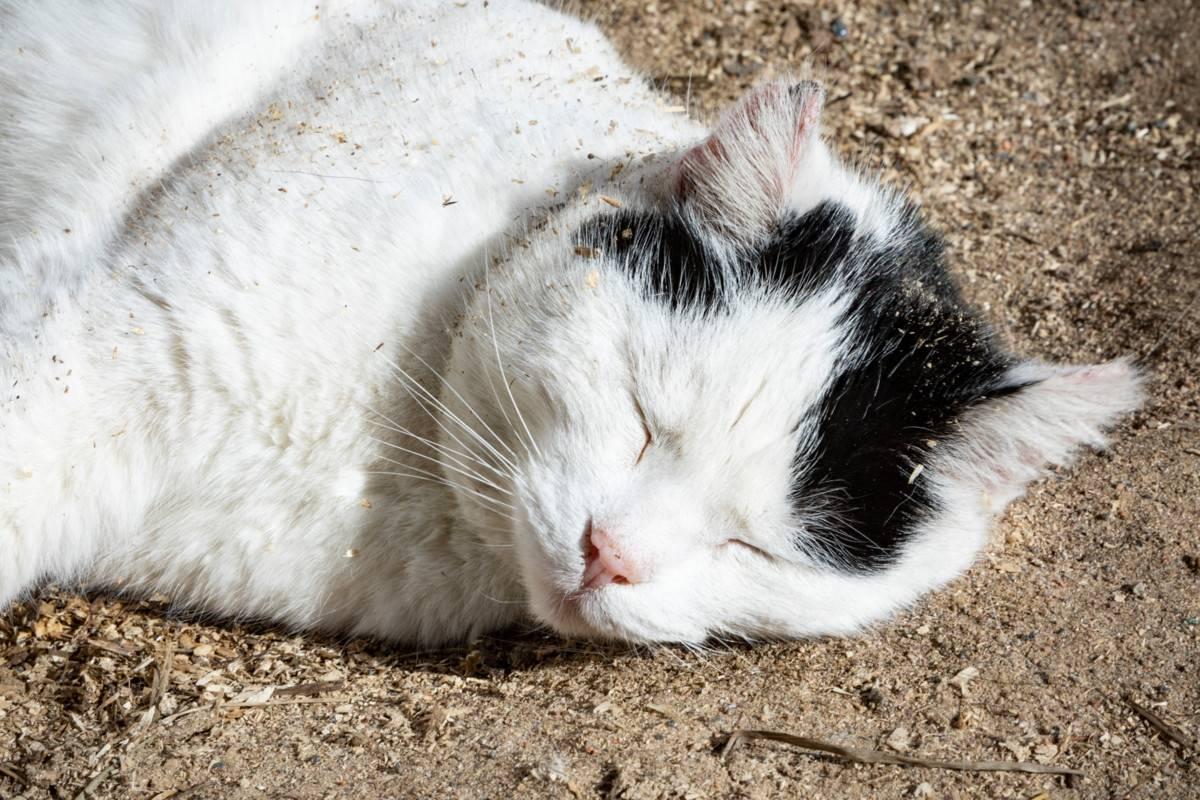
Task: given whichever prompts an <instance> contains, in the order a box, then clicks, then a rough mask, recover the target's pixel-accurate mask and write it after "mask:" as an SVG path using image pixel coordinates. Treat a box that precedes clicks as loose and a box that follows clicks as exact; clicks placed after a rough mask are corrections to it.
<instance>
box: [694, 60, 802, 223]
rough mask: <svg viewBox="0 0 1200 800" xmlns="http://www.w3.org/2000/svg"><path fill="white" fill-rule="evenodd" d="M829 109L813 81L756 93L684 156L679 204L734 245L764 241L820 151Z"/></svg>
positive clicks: (767, 87) (765, 88) (768, 86)
mask: <svg viewBox="0 0 1200 800" xmlns="http://www.w3.org/2000/svg"><path fill="white" fill-rule="evenodd" d="M824 105H825V89H824V88H823V87H822V86H821V85H820V84H819V83H816V82H813V81H804V82H801V83H796V84H787V83H783V82H773V83H766V84H763V85H761V86H759V87H757V88H756V89H753V90H752V91H750V92H749V93H748V94H746V95H745V96H744V97H742V99H741V100H740V101H738V103H737V104H735V105H734V106H733V107H732V108H730V109H729V110H728V111H726V112H725V114H724V116H722V117H721V120H720V122H719V123H718V124H717V126H716V128H715V129H714V130H713V132H712V134H711V135H709V137H708V138H707V139H705V140H704V141H703V142H701V143H700V144H698V145H696V146H695V147H693V148H691V149H690V150H688V151H687V152H685V153H684V154H683V156H682V157H681V158H680V160H679V162H678V164H677V169H676V184H675V190H676V195H677V200H678V201H679V202H680V203H681V205H682V206H683V208H685V209H686V210H687V212H688V213H689V214H690V215H691V216H692V217H693V218H694V219H696V220H697V221H698V222H700V223H701V224H703V225H706V226H708V227H710V228H712V229H714V230H716V231H717V232H719V233H721V234H723V235H725V236H727V237H730V238H731V239H733V240H734V241H736V242H741V243H746V244H753V243H756V242H758V241H760V240H761V239H762V238H764V237H766V236H767V235H769V234H770V232H771V230H772V229H773V227H774V225H775V223H776V222H777V221H778V219H779V217H780V215H781V214H782V212H783V209H784V206H785V204H786V202H787V195H788V192H789V190H790V188H791V187H792V185H793V183H794V182H795V179H796V175H797V172H798V170H799V169H800V167H801V164H802V162H803V161H804V159H805V158H806V157H808V155H809V152H810V150H811V148H812V147H819V146H820V145H819V141H818V128H819V127H820V121H821V110H822V108H823V107H824Z"/></svg>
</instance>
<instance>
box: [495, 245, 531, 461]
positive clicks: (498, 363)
mask: <svg viewBox="0 0 1200 800" xmlns="http://www.w3.org/2000/svg"><path fill="white" fill-rule="evenodd" d="M483 265H484V266H483V279H484V291H485V292H486V293H487V307H488V325H489V326H490V327H491V333H492V349H493V350H494V351H495V353H496V366H498V367H499V368H500V380H501V381H502V382H503V383H504V391H506V392H508V399H509V402H511V403H512V407H513V411H516V412H517V419H519V420H520V421H521V427H522V428H524V429H525V436H526V438H527V439H528V440H529V444H530V445H533V449H534V450H535V451H537V454H538V455H539V456H541V455H542V451H541V448H539V447H538V444H537V442H536V441H535V440H534V438H533V433H531V432H530V430H529V425H527V424H526V423H525V415H524V414H522V413H521V407H520V406H518V405H517V399H516V398H515V397H513V393H512V387H511V386H510V385H509V383H508V376H507V375H505V374H504V362H503V361H502V360H501V358H500V344H499V343H498V342H497V341H496V320H495V318H494V317H493V316H492V277H491V276H492V272H491V268H490V267H489V266H488V263H487V260H486V259H484V262H483ZM489 380H490V378H489ZM526 449H528V445H527V446H526Z"/></svg>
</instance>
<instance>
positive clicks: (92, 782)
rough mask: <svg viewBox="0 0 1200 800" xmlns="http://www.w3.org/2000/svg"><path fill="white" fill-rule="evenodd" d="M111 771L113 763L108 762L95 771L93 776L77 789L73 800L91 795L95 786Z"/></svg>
mask: <svg viewBox="0 0 1200 800" xmlns="http://www.w3.org/2000/svg"><path fill="white" fill-rule="evenodd" d="M112 771H113V765H111V764H110V765H108V766H107V767H105V768H104V769H102V770H100V771H99V772H97V773H96V774H95V775H94V776H92V779H91V780H90V781H88V783H87V786H84V787H83V788H82V789H80V790H79V794H77V795H75V800H85V798H88V797H91V796H92V793H93V792H95V791H96V788H97V787H98V786H99V785H100V784H101V783H103V782H104V779H105V778H107V777H108V776H109V773H111V772H112Z"/></svg>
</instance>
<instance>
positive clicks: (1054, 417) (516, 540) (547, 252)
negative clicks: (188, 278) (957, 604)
mask: <svg viewBox="0 0 1200 800" xmlns="http://www.w3.org/2000/svg"><path fill="white" fill-rule="evenodd" d="M822 102H823V92H822V90H821V89H820V87H818V86H816V85H815V84H811V83H804V84H800V85H797V86H786V85H783V84H778V83H776V84H769V85H767V86H764V87H761V88H759V89H758V90H756V91H755V92H753V93H752V94H751V95H749V96H748V97H747V98H745V99H744V100H743V101H742V102H741V103H740V104H739V105H738V106H736V107H735V108H734V109H733V110H731V111H730V112H729V113H728V114H727V115H726V116H725V117H724V118H723V120H722V121H721V123H720V124H719V125H718V126H717V127H716V129H715V130H714V132H713V133H712V135H711V136H710V137H709V138H708V139H706V140H705V141H703V142H700V143H699V144H697V145H696V146H695V147H693V148H691V149H690V150H687V151H686V152H683V153H679V154H673V155H670V156H664V157H663V159H662V160H661V161H660V164H659V165H658V166H657V167H655V168H654V169H653V170H651V171H650V172H649V173H648V174H649V177H646V175H642V176H641V179H640V180H634V179H628V180H626V181H625V182H621V181H620V180H614V182H613V183H612V184H610V185H607V186H598V187H596V189H595V191H594V193H592V194H590V195H588V196H584V197H581V198H579V199H577V200H576V201H575V202H574V203H573V204H572V205H570V207H568V208H567V209H565V210H564V211H562V212H561V214H559V215H558V216H557V217H555V218H553V219H551V220H550V221H549V222H548V223H547V224H546V225H545V226H544V227H543V228H542V229H541V230H538V231H535V232H533V233H532V234H531V235H530V237H529V240H528V242H523V243H519V244H516V245H514V247H513V249H512V251H511V253H509V254H508V255H507V256H506V257H505V258H503V259H501V260H499V261H497V263H495V264H493V265H492V266H491V267H490V269H489V272H488V274H487V275H486V276H485V277H484V278H483V280H482V281H481V284H480V286H479V291H478V292H477V293H476V295H475V297H474V299H473V301H472V303H471V304H470V306H469V308H468V310H467V312H466V313H465V314H464V316H463V318H462V319H461V320H460V321H459V324H458V326H457V328H456V330H455V338H454V343H453V350H452V356H451V362H450V368H449V370H448V371H447V374H446V386H445V388H444V391H443V394H442V400H443V401H444V402H445V404H446V406H447V407H448V409H449V410H451V411H452V412H453V413H454V414H455V415H457V416H458V417H459V418H460V419H461V420H463V421H465V423H468V424H470V425H471V426H472V427H473V428H474V429H475V431H476V433H474V434H472V433H470V432H467V431H465V430H462V429H461V426H460V425H457V424H455V423H450V424H448V425H447V427H448V428H449V429H450V430H457V431H458V434H459V436H461V437H462V439H464V440H466V441H457V442H456V441H455V440H454V438H455V437H448V438H445V439H444V442H443V443H444V444H445V445H446V446H447V447H449V448H453V449H456V450H457V449H460V448H462V447H467V449H470V450H472V451H473V452H474V453H475V454H476V455H478V456H480V457H481V459H482V461H486V462H487V464H488V466H485V465H484V464H483V463H472V464H471V467H470V470H471V472H472V473H474V477H472V476H469V475H466V473H463V474H457V475H454V476H452V478H453V480H454V482H455V483H457V484H459V486H460V488H459V489H458V501H459V504H460V506H461V510H462V513H463V515H464V518H465V519H467V520H468V521H470V522H471V524H478V525H479V526H481V527H488V528H492V529H495V528H500V529H501V530H504V531H507V532H510V534H511V542H512V544H513V545H515V547H514V548H513V550H512V551H511V552H513V553H514V554H515V561H514V562H510V563H512V564H515V568H517V569H519V570H520V572H521V577H522V582H523V584H524V587H525V590H526V593H527V599H528V604H529V608H530V609H531V611H532V613H533V615H534V616H536V617H537V618H538V619H539V620H540V621H542V622H544V623H546V624H548V625H550V626H551V627H553V628H555V629H556V630H559V631H561V632H563V633H566V634H569V635H582V636H594V637H606V638H616V639H627V640H641V641H645V640H654V641H662V640H667V641H689V642H696V641H702V640H704V639H705V638H707V637H710V636H731V637H746V638H768V637H786V636H799V635H813V634H821V633H840V632H849V631H852V630H854V629H856V628H858V627H860V626H862V625H863V624H866V623H868V622H870V621H871V620H873V619H877V618H879V617H880V616H882V615H884V614H887V613H888V612H890V611H892V610H894V609H895V608H897V607H900V606H902V605H904V604H906V603H908V602H911V601H912V600H913V599H914V598H915V597H916V596H918V595H919V594H920V593H921V592H923V591H925V590H928V589H930V588H933V587H935V586H937V585H939V584H941V583H944V582H945V581H947V580H949V579H950V578H952V577H953V576H954V575H956V574H957V573H958V572H960V571H961V570H962V569H963V568H965V567H966V566H967V565H968V564H969V563H970V561H971V559H972V557H973V556H974V554H975V553H976V552H977V551H978V549H979V548H980V547H981V546H982V544H983V542H984V541H985V537H986V532H987V528H988V523H989V520H990V518H991V517H992V516H993V515H994V514H995V513H996V512H997V511H999V510H1000V509H1002V508H1003V507H1004V505H1005V504H1006V503H1007V502H1008V501H1010V500H1011V499H1013V498H1014V497H1016V496H1017V495H1019V494H1020V493H1021V491H1022V490H1023V488H1024V486H1025V484H1026V483H1027V482H1028V481H1029V480H1031V479H1033V478H1034V477H1036V476H1037V475H1039V474H1040V473H1041V471H1042V470H1043V468H1044V467H1045V465H1047V464H1061V463H1065V462H1066V461H1067V460H1068V459H1069V457H1070V455H1071V453H1072V451H1073V450H1074V449H1075V448H1077V447H1078V446H1079V445H1099V444H1102V442H1103V438H1102V429H1103V428H1104V427H1105V426H1106V425H1108V424H1110V423H1111V422H1112V420H1113V419H1114V418H1115V417H1116V416H1117V415H1119V414H1120V413H1122V412H1125V411H1128V410H1129V409H1131V408H1133V407H1135V406H1136V404H1137V402H1138V397H1139V391H1138V378H1137V375H1136V372H1135V370H1134V369H1133V368H1132V367H1130V366H1129V365H1128V364H1127V363H1126V362H1123V361H1116V362H1110V363H1108V364H1102V365H1098V366H1086V367H1058V366H1050V365H1044V364H1039V363H1034V362H1022V361H1019V360H1017V359H1015V358H1013V357H1011V356H1009V355H1008V354H1006V353H1005V352H1003V351H1002V350H1001V349H999V347H998V346H997V345H996V344H995V342H994V341H993V339H992V336H991V333H990V331H989V330H988V327H987V326H986V324H985V323H983V322H982V321H981V320H980V319H979V318H978V317H977V316H976V315H975V314H974V313H973V312H972V311H970V310H969V309H968V308H967V307H966V306H965V305H964V304H963V302H962V300H961V299H960V297H959V294H958V291H957V289H956V288H955V286H954V285H953V283H952V282H951V280H950V278H949V277H948V275H947V274H946V272H945V269H944V265H943V259H942V248H941V244H940V241H939V240H938V239H937V237H936V236H934V235H933V234H931V233H929V232H928V231H927V230H926V228H925V227H924V226H923V225H922V223H921V221H920V220H919V219H918V217H917V214H916V212H915V211H914V210H913V208H912V207H911V206H909V205H908V204H907V203H905V202H904V201H903V200H902V199H900V198H898V197H897V196H895V195H894V194H893V193H891V192H889V191H886V190H883V189H881V188H879V187H878V186H876V185H875V184H873V183H871V182H869V181H866V180H864V179H862V178H860V177H858V176H857V175H855V174H853V173H851V172H849V171H847V170H845V169H844V168H842V167H841V166H840V165H839V164H838V163H837V162H836V160H835V159H834V158H833V156H832V155H831V154H830V152H829V151H828V149H827V147H826V145H825V144H824V143H823V142H822V141H821V139H820V138H819V135H818V131H817V128H818V124H819V119H820V113H821V106H822ZM662 162H669V163H665V165H664V164H663V163H662ZM614 172H617V170H614ZM600 195H603V197H601V196H600ZM485 440H486V441H487V442H488V444H486V445H484V444H483V443H482V442H483V441H485Z"/></svg>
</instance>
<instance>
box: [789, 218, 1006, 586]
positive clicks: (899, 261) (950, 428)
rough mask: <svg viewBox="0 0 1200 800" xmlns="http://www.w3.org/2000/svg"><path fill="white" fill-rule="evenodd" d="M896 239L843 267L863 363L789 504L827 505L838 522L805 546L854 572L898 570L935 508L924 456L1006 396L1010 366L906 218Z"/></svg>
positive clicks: (825, 419) (849, 369) (935, 251)
mask: <svg viewBox="0 0 1200 800" xmlns="http://www.w3.org/2000/svg"><path fill="white" fill-rule="evenodd" d="M902 231H903V235H902V237H901V238H900V239H899V240H898V241H892V242H889V243H887V246H880V245H879V244H878V243H876V242H874V241H873V240H871V239H869V238H868V239H862V240H860V242H858V243H856V245H855V247H854V248H853V249H852V251H851V253H849V255H848V258H847V260H846V261H845V262H843V265H842V269H843V270H845V271H846V272H847V273H848V274H849V273H853V278H852V279H851V280H849V281H848V284H849V285H850V286H853V287H855V291H856V296H855V298H854V300H853V302H852V304H851V307H850V309H849V310H848V311H847V312H846V317H845V320H844V322H845V323H846V324H848V325H849V326H850V327H851V328H852V330H853V331H854V332H855V337H856V339H855V341H856V344H855V345H854V347H853V350H854V351H855V352H856V353H858V352H861V353H862V355H861V356H860V357H858V358H856V359H855V360H854V361H853V362H852V363H848V364H846V365H845V366H844V369H843V370H842V372H841V373H840V374H839V375H838V376H837V378H836V379H835V380H834V381H833V384H832V386H831V387H830V389H829V390H828V392H827V394H826V395H825V397H824V398H823V400H822V401H821V403H820V407H819V409H818V411H817V415H818V416H817V420H818V431H819V434H818V438H817V441H816V444H815V447H813V448H812V449H811V450H809V451H807V452H804V453H798V454H797V463H798V465H799V464H804V465H806V470H805V472H804V474H803V475H802V477H801V479H800V480H799V481H798V482H797V483H796V485H795V486H794V487H793V492H792V496H793V502H795V503H796V504H797V505H798V506H799V507H800V508H801V509H804V508H812V504H813V502H814V499H816V501H817V502H819V503H821V504H824V505H826V506H827V508H828V511H830V512H832V513H831V514H830V515H829V519H830V520H831V522H829V523H827V524H826V525H824V527H823V528H821V529H818V530H817V531H812V532H809V534H808V535H810V536H813V535H814V534H815V536H814V540H813V541H806V542H805V545H806V547H808V548H809V549H813V548H814V545H815V549H816V551H817V552H819V553H820V554H822V555H823V556H824V557H825V559H826V560H827V561H828V562H829V563H832V564H836V565H838V566H840V567H844V568H846V569H849V570H852V571H857V572H870V571H874V570H878V569H880V568H882V567H885V566H887V565H888V564H889V563H892V562H893V561H894V560H895V559H896V557H897V556H898V555H899V548H900V546H901V545H903V544H904V542H905V541H907V540H908V539H909V538H910V537H911V535H912V534H913V532H914V529H915V527H916V525H918V524H919V523H920V522H921V521H922V519H923V518H924V517H925V516H926V515H927V514H929V513H930V512H931V511H933V510H935V509H934V508H933V498H932V497H931V495H930V494H929V491H928V484H927V478H928V475H925V476H922V475H921V474H919V473H918V474H917V475H916V476H914V470H915V469H916V468H917V466H919V465H921V464H923V463H924V461H925V459H926V458H927V456H928V453H929V451H930V450H931V449H932V448H934V447H938V446H942V447H944V446H946V445H947V444H948V443H949V442H951V441H952V440H953V439H954V437H955V436H957V435H958V430H957V420H958V418H959V416H960V415H961V414H962V413H963V412H964V411H965V410H967V409H968V408H970V407H971V406H973V405H975V404H976V403H979V402H982V401H983V400H985V399H986V398H987V397H989V396H996V395H998V394H1003V393H1007V392H1009V391H1013V390H1014V389H1015V388H1016V387H1007V388H1001V378H1002V375H1003V374H1004V372H1005V371H1006V370H1007V369H1008V367H1009V366H1010V363H1011V362H1010V360H1009V358H1008V357H1007V356H1006V355H1005V354H1004V353H1003V351H1001V350H1000V349H999V348H998V347H997V346H996V345H995V343H994V341H993V337H992V333H991V331H990V329H989V328H988V326H987V325H986V323H984V322H983V321H982V320H981V319H979V317H978V316H976V314H975V313H974V312H973V311H972V310H971V309H970V308H969V307H968V306H967V305H966V303H965V302H964V301H963V299H962V297H961V295H960V294H959V291H958V288H957V287H956V286H955V284H954V282H953V280H952V279H951V278H950V276H949V274H948V273H947V272H946V268H945V262H944V257H943V252H942V245H941V242H940V241H939V240H938V238H937V237H936V236H934V235H933V234H931V233H930V232H929V231H928V230H926V229H925V228H924V227H923V226H922V225H921V224H920V222H919V220H918V219H917V218H916V215H915V213H913V212H911V211H910V212H908V218H907V219H906V220H905V224H904V226H903V228H902Z"/></svg>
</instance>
